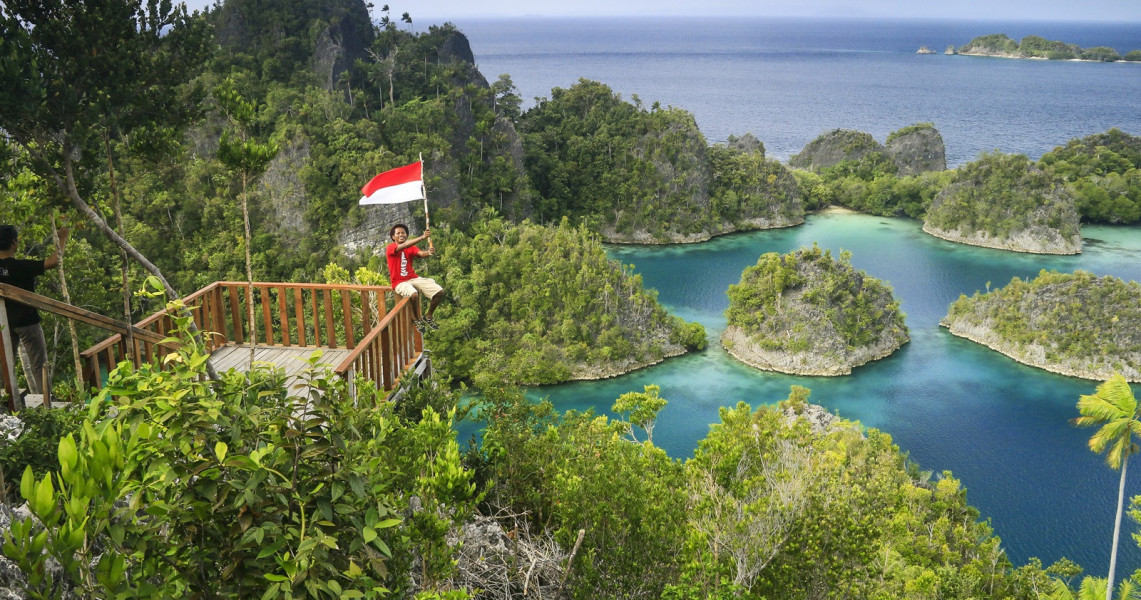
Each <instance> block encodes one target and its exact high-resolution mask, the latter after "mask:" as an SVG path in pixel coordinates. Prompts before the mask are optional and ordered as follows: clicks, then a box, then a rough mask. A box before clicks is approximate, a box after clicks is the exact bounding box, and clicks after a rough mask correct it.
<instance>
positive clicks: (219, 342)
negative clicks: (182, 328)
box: [80, 281, 423, 391]
mask: <svg viewBox="0 0 1141 600" xmlns="http://www.w3.org/2000/svg"><path fill="white" fill-rule="evenodd" d="M391 289H392V288H390V287H388V286H363V285H333V284H312V283H265V282H255V283H253V285H252V294H251V285H250V284H248V283H246V282H235V281H222V282H217V283H213V284H210V285H208V286H206V287H204V288H202V289H201V290H198V291H197V292H194V293H193V294H190V295H189V296H186V297H185V298H183V299H182V301H183V304H184V305H185V306H186V308H187V309H188V310H189V311H190V313H191V315H192V316H193V317H194V321H195V323H197V324H198V327H199V329H200V330H202V331H203V342H204V343H205V346H206V350H207V351H208V352H213V351H214V350H215V349H217V348H219V347H221V346H224V345H226V344H249V343H253V344H256V345H268V346H281V347H293V348H313V349H314V350H316V349H317V348H322V347H327V348H346V349H349V350H353V352H352V353H351V354H350V355H349V357H347V358H346V359H345V360H344V361H342V363H341V365H339V366H338V367H337V368H336V372H337V373H338V374H339V375H341V376H342V377H346V378H349V380H350V381H351V380H352V379H351V378H353V377H355V376H356V374H358V373H359V374H363V375H365V376H366V377H368V378H369V379H371V380H372V381H373V382H374V383H376V385H377V387H378V388H379V389H382V390H385V391H387V390H391V389H393V388H394V387H395V386H396V385H397V383H398V382H399V380H400V378H401V376H402V375H403V373H404V372H405V371H406V370H407V369H408V368H409V367H410V366H411V365H412V364H414V363H415V362H416V361H417V360H418V359H419V358H420V355H421V354H422V351H423V340H422V339H421V337H420V334H419V332H417V331H416V330H415V328H414V327H413V326H412V321H413V320H414V319H415V318H417V317H418V316H419V310H420V303H419V301H418V300H419V298H418V297H416V296H413V297H411V298H400V299H399V300H398V301H397V302H396V303H395V305H394V306H393V307H392V308H391V309H389V308H388V306H387V302H386V292H388V291H391ZM251 302H252V303H253V307H254V321H255V323H254V327H250V323H249V306H250V303H251ZM136 327H137V328H139V329H142V330H145V331H148V332H153V333H155V334H158V335H160V336H166V335H167V333H169V332H170V331H171V330H172V329H173V328H174V322H173V320H172V318H171V315H170V314H168V313H167V311H165V310H163V311H159V312H157V313H155V314H153V315H151V316H149V317H147V318H145V319H143V320H142V321H139V322H138V323H137V324H136ZM129 346H130V347H128V343H127V341H126V339H125V337H124V336H123V335H114V336H111V337H109V338H107V339H105V340H103V341H102V342H99V343H98V344H96V345H94V346H92V347H91V348H88V349H87V350H84V351H83V352H81V353H80V354H81V356H82V357H83V359H84V361H85V363H86V365H87V366H86V368H85V369H84V371H85V378H84V380H85V383H86V384H87V385H89V386H93V387H96V388H98V387H100V386H101V385H102V377H101V372H102V371H103V370H105V369H108V368H113V366H114V365H115V364H117V363H118V362H119V361H121V360H131V361H132V362H133V363H134V364H136V365H137V364H139V363H140V361H142V360H151V359H153V358H154V357H155V356H156V355H158V356H161V355H163V354H165V353H166V352H169V351H170V350H169V348H164V347H162V346H160V345H157V344H155V343H154V342H152V341H151V340H148V339H145V338H142V337H141V336H135V337H134V338H133V339H132V340H131V343H130V344H129Z"/></svg>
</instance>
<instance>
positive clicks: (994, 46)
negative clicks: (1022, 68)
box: [958, 33, 1136, 62]
mask: <svg viewBox="0 0 1141 600" xmlns="http://www.w3.org/2000/svg"><path fill="white" fill-rule="evenodd" d="M958 52H959V54H1000V55H1009V56H1016V57H1020V58H1048V59H1050V60H1075V59H1077V60H1092V61H1098V62H1115V61H1119V60H1122V56H1121V55H1120V54H1118V52H1117V51H1116V50H1114V49H1113V48H1109V47H1107V46H1095V47H1092V48H1082V47H1080V46H1078V45H1077V44H1068V43H1066V42H1059V41H1056V40H1047V39H1046V38H1043V37H1040V36H1037V35H1028V36H1026V37H1024V38H1022V41H1021V42H1016V41H1014V40H1012V39H1010V38H1009V37H1007V36H1006V35H1005V34H1002V33H992V34H990V35H983V36H979V37H976V38H975V39H973V40H971V41H969V42H967V43H966V44H965V45H963V46H959V49H958ZM1134 52H1136V51H1134ZM1132 54H1133V52H1130V53H1129V54H1127V55H1126V58H1125V59H1124V60H1136V59H1130V58H1129V56H1130V55H1132Z"/></svg>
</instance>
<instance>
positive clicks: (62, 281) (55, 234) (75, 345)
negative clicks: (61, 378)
mask: <svg viewBox="0 0 1141 600" xmlns="http://www.w3.org/2000/svg"><path fill="white" fill-rule="evenodd" d="M52 243H53V244H55V251H56V254H58V255H59V289H60V293H61V294H63V301H64V302H66V303H68V304H71V292H69V291H68V290H67V275H66V274H65V271H66V269H64V264H63V246H62V245H61V244H60V243H59V230H58V229H56V223H55V214H54V213H53V214H52ZM67 329H68V333H70V334H71V358H72V359H73V360H74V361H75V376H76V378H78V377H80V375H82V374H83V360H82V359H81V358H80V357H79V335H78V334H77V333H76V331H75V321H73V320H71V319H68V320H67ZM96 375H98V374H96ZM46 397H47V396H46V395H45V398H46Z"/></svg>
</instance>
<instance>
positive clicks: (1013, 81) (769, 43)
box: [456, 18, 1141, 167]
mask: <svg viewBox="0 0 1141 600" xmlns="http://www.w3.org/2000/svg"><path fill="white" fill-rule="evenodd" d="M456 25H457V26H458V27H459V28H460V30H462V31H463V32H464V33H465V34H466V35H467V36H468V39H469V40H470V41H471V46H472V51H473V52H474V53H475V57H476V64H477V66H478V67H479V69H480V71H481V72H482V73H483V74H484V75H485V76H486V77H487V78H488V80H490V81H494V80H495V78H496V77H497V76H498V75H499V74H500V73H507V74H509V75H510V76H511V78H512V80H513V81H514V82H515V85H516V87H517V88H518V89H519V95H520V97H522V98H523V100H524V106H531V105H533V104H534V99H535V98H546V97H550V95H551V89H552V88H554V87H562V88H568V87H570V86H572V85H574V84H575V82H577V81H578V80H579V79H580V78H586V79H592V80H596V81H600V82H602V83H605V84H607V85H609V86H610V87H611V88H612V89H613V90H614V91H616V92H619V93H620V94H622V97H623V98H625V99H627V100H632V99H633V97H634V96H635V95H636V96H637V97H638V98H640V99H641V100H642V102H643V103H645V105H646V106H647V107H649V106H650V105H652V104H653V103H654V102H661V104H662V105H663V106H667V105H669V106H675V107H678V108H683V109H685V110H688V111H690V112H691V113H693V114H694V116H695V117H696V119H697V125H698V126H699V127H700V128H701V130H702V132H704V133H705V137H706V139H707V140H708V141H709V142H710V143H716V142H724V141H725V140H726V139H727V138H728V137H729V136H730V135H741V134H743V133H745V132H750V133H752V134H753V135H755V136H756V137H757V138H758V139H759V140H761V141H762V142H764V144H765V148H766V150H767V151H768V155H769V156H770V157H772V158H779V159H781V160H787V159H788V157H789V156H791V155H792V154H796V153H797V152H800V151H801V150H802V149H803V148H804V146H805V145H807V144H808V143H809V142H811V141H812V140H813V139H815V138H816V137H817V136H818V135H820V134H821V133H824V132H826V131H830V130H832V129H837V128H839V129H855V130H858V131H865V132H867V133H870V134H872V136H874V137H875V138H876V139H877V140H879V141H880V142H883V141H884V140H885V139H886V138H887V134H888V133H890V132H892V131H895V130H897V129H899V128H901V127H905V126H907V125H910V124H912V123H918V122H924V121H929V122H932V123H934V124H935V127H936V128H937V129H938V130H939V131H940V133H942V134H943V141H944V142H945V144H946V146H947V163H948V165H949V166H951V167H954V166H957V165H959V164H962V163H964V162H969V161H971V160H974V159H976V158H977V157H978V156H979V154H981V153H983V152H990V151H993V150H1001V151H1002V152H1008V153H1022V154H1026V155H1028V156H1030V157H1031V158H1034V159H1037V158H1038V157H1039V156H1041V155H1042V154H1043V153H1045V152H1048V151H1049V150H1051V149H1052V148H1054V147H1055V146H1058V145H1061V144H1064V143H1065V142H1066V141H1068V140H1070V139H1072V138H1075V137H1083V136H1086V135H1089V134H1092V133H1098V132H1102V131H1105V130H1106V129H1109V128H1110V127H1117V128H1119V129H1122V130H1124V131H1126V132H1128V133H1131V134H1133V135H1141V63H1128V64H1127V63H1122V62H1118V63H1105V64H1101V63H1096V64H1095V63H1085V62H1071V61H1045V60H1011V59H1002V58H983V57H974V56H945V55H943V50H944V49H945V48H946V47H947V46H948V45H954V46H955V47H959V46H962V45H964V44H966V43H967V42H969V41H971V39H973V38H975V37H977V36H980V35H987V34H991V33H1005V34H1006V35H1008V36H1010V37H1011V38H1013V39H1015V40H1020V39H1022V38H1023V37H1024V36H1027V35H1038V36H1042V37H1045V38H1046V39H1050V40H1061V41H1064V42H1068V43H1073V44H1077V45H1079V46H1081V47H1083V48H1089V47H1093V46H1109V47H1111V48H1114V49H1116V50H1117V51H1118V52H1119V53H1120V54H1122V55H1124V54H1125V53H1127V52H1129V51H1130V50H1138V49H1141V23H1128V24H1106V23H1094V24H1091V23H1081V24H1066V23H1050V22H1034V23H1009V22H987V21H948V22H932V21H864V20H843V21H821V20H804V19H758V18H745V19H702V18H695V19H684V20H683V19H670V18H645V19H557V20H554V19H547V20H527V19H517V20H504V21H460V22H457V23H456ZM920 46H927V47H929V48H931V49H932V50H935V51H936V52H938V54H916V50H918V49H919V47H920Z"/></svg>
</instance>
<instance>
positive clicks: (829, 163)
mask: <svg viewBox="0 0 1141 600" xmlns="http://www.w3.org/2000/svg"><path fill="white" fill-rule="evenodd" d="M868 161H872V162H884V163H889V167H888V168H889V169H890V165H894V166H895V168H896V172H897V173H898V174H899V175H900V176H907V175H917V174H919V173H925V172H928V171H943V170H946V169H947V151H946V147H945V146H944V144H943V136H942V135H940V134H939V130H938V129H935V126H934V125H932V124H931V123H916V124H915V125H909V126H907V127H904V128H902V129H900V130H898V131H893V132H892V133H890V134H889V135H888V137H887V145H886V146H885V145H883V144H880V143H879V142H877V141H876V140H875V138H873V137H872V136H871V134H868V133H864V132H862V131H852V130H846V129H834V130H832V131H829V132H828V133H825V134H824V135H821V136H820V137H818V138H816V139H815V140H812V141H811V142H810V143H809V144H808V145H807V146H805V147H804V150H801V151H800V153H799V154H794V155H793V156H792V157H791V158H789V161H788V164H789V166H792V167H795V168H798V169H808V170H812V171H819V170H821V169H826V168H828V167H834V166H836V165H839V164H841V163H845V162H868Z"/></svg>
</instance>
